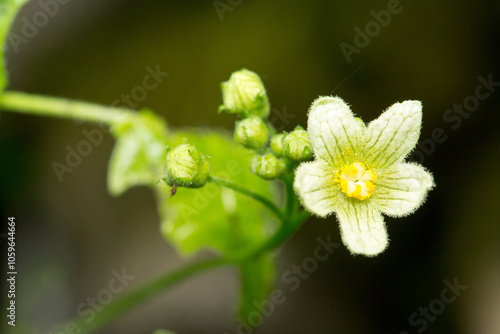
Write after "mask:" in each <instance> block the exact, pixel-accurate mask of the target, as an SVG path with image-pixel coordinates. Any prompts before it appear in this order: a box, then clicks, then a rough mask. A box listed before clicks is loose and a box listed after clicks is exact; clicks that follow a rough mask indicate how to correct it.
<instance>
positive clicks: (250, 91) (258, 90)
mask: <svg viewBox="0 0 500 334" xmlns="http://www.w3.org/2000/svg"><path fill="white" fill-rule="evenodd" d="M221 88H222V101H223V105H221V106H220V107H219V112H222V111H226V112H229V113H232V114H240V115H241V116H242V117H249V116H259V117H264V118H265V117H267V116H268V115H269V109H270V106H269V99H268V98H267V94H266V89H265V88H264V84H263V83H262V80H260V77H259V76H258V75H257V73H255V72H252V71H249V70H247V69H241V70H239V71H236V72H233V74H231V77H230V78H229V80H228V81H225V82H223V83H222V84H221Z"/></svg>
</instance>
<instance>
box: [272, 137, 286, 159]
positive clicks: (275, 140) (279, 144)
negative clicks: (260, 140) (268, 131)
mask: <svg viewBox="0 0 500 334" xmlns="http://www.w3.org/2000/svg"><path fill="white" fill-rule="evenodd" d="M284 137H285V134H284V133H278V134H276V135H273V136H272V137H271V143H270V144H269V146H270V147H271V151H273V153H274V154H275V155H276V156H277V157H282V156H283V138H284Z"/></svg>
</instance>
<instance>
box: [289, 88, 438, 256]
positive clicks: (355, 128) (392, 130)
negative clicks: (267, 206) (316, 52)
mask: <svg viewBox="0 0 500 334" xmlns="http://www.w3.org/2000/svg"><path fill="white" fill-rule="evenodd" d="M421 123H422V104H421V103H420V102H419V101H404V102H402V103H396V104H394V105H392V106H391V107H390V108H388V109H387V110H386V111H385V112H384V113H382V115H381V116H380V117H379V118H377V119H376V120H374V121H372V122H371V123H369V124H368V126H365V124H364V123H363V122H362V121H361V119H359V118H355V117H354V115H353V113H352V112H351V110H350V108H349V106H348V105H347V104H346V103H345V102H344V101H343V100H342V99H341V98H339V97H320V98H318V99H316V101H314V102H313V104H312V105H311V108H310V109H309V119H308V124H307V131H308V135H309V140H310V142H311V145H312V148H313V152H314V155H315V158H316V160H315V161H312V162H305V163H302V164H301V165H300V166H299V167H298V168H297V170H296V173H295V183H294V188H295V191H296V192H297V194H298V195H299V197H300V199H301V201H302V204H303V205H304V207H305V208H306V209H307V210H309V211H311V212H312V213H314V214H316V215H318V216H320V217H326V216H328V215H329V214H331V213H333V212H335V214H336V215H337V219H338V220H339V222H340V230H341V235H342V240H343V242H344V244H345V245H346V246H347V248H349V250H350V251H351V252H352V253H355V254H356V253H357V254H363V255H367V256H374V255H377V254H379V253H380V252H382V251H383V250H384V249H385V248H386V247H387V243H388V238H387V232H386V228H385V224H384V220H383V217H382V214H381V213H384V214H386V215H388V216H393V217H401V216H405V215H408V214H410V213H412V212H413V211H415V210H416V209H417V208H418V207H419V206H420V205H421V204H422V203H423V202H424V200H425V197H426V195H427V192H428V191H429V190H430V189H431V188H432V187H433V186H434V181H433V178H432V175H431V174H430V173H429V172H428V171H426V170H425V169H424V168H423V167H422V166H420V165H418V164H414V163H408V162H404V160H405V158H406V157H407V155H408V154H409V153H410V151H411V150H412V149H413V148H414V147H415V145H416V143H417V140H418V137H419V136H420V128H421Z"/></svg>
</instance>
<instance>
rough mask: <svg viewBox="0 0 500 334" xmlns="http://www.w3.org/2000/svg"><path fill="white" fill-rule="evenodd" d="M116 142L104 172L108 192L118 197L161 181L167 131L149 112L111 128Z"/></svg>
mask: <svg viewBox="0 0 500 334" xmlns="http://www.w3.org/2000/svg"><path fill="white" fill-rule="evenodd" d="M111 132H112V133H113V135H114V136H115V137H116V139H117V142H116V145H115V148H114V150H113V153H112V155H111V160H110V163H109V169H108V190H109V192H110V193H111V194H112V195H114V196H117V195H120V194H122V193H123V192H124V191H126V190H127V189H128V188H130V187H132V186H136V185H154V184H155V183H157V182H158V181H159V180H161V179H162V178H163V164H164V162H165V157H166V146H167V130H166V124H165V122H164V121H163V120H162V119H161V118H159V117H158V116H155V115H154V114H153V113H152V112H151V111H149V110H143V111H141V113H140V116H139V117H134V118H133V119H127V120H124V121H123V122H121V123H119V124H115V125H113V126H112V128H111Z"/></svg>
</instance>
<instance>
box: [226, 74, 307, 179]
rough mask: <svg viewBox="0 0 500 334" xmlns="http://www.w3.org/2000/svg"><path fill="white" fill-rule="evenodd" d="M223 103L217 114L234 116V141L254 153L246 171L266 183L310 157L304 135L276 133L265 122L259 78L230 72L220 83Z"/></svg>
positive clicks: (266, 102) (302, 132)
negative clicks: (236, 118)
mask: <svg viewBox="0 0 500 334" xmlns="http://www.w3.org/2000/svg"><path fill="white" fill-rule="evenodd" d="M221 88H222V99H223V104H222V105H221V106H220V107H219V112H221V111H226V112H228V113H233V114H238V115H239V116H240V117H241V118H242V120H241V121H238V122H236V126H235V131H234V139H235V141H236V142H237V143H239V144H241V145H242V146H244V147H246V148H248V149H251V150H254V151H255V156H254V157H253V159H252V161H251V164H250V170H251V171H252V172H253V173H254V174H256V175H258V176H260V177H262V178H263V179H266V180H273V179H276V178H278V177H279V176H280V175H282V174H283V173H285V172H288V171H290V170H291V169H292V168H293V167H295V166H296V165H297V164H298V163H300V162H302V161H306V160H309V159H311V158H312V151H311V146H310V144H309V141H308V138H307V132H306V131H305V130H304V129H303V128H301V127H297V128H296V129H295V130H293V131H292V132H290V133H276V131H275V130H274V128H273V127H272V125H270V123H269V122H268V120H267V117H268V116H269V110H270V105H269V99H268V97H267V93H266V89H265V87H264V84H263V83H262V80H261V79H260V77H259V76H258V75H257V74H256V73H254V72H252V71H249V70H247V69H242V70H239V71H236V72H234V73H233V74H232V75H231V77H230V78H229V80H228V81H226V82H223V83H222V85H221Z"/></svg>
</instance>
